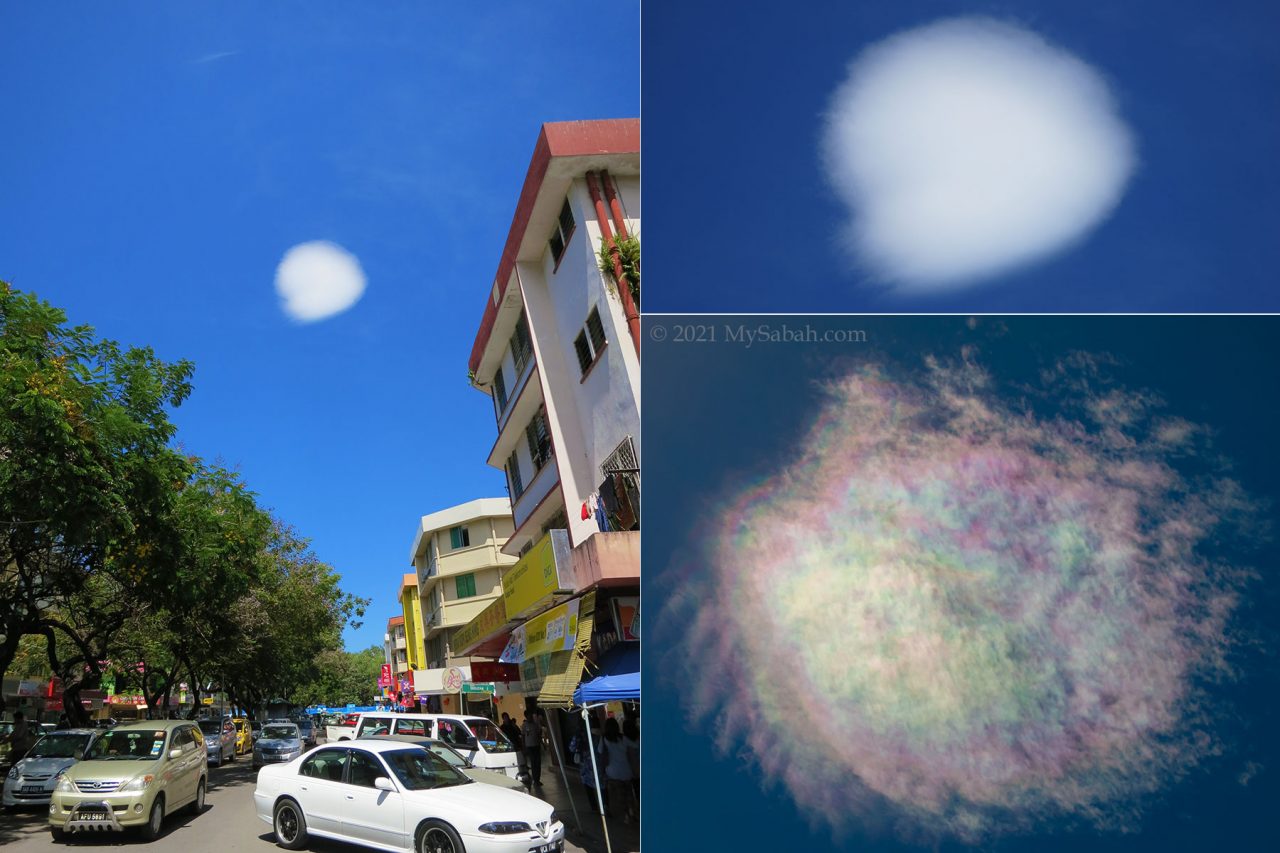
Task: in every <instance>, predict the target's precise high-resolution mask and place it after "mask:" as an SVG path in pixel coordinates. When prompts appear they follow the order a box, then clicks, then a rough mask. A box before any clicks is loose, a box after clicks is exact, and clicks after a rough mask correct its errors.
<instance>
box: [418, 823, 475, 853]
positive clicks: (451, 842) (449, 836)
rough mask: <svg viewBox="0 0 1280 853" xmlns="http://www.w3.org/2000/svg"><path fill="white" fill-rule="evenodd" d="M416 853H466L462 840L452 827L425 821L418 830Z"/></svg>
mask: <svg viewBox="0 0 1280 853" xmlns="http://www.w3.org/2000/svg"><path fill="white" fill-rule="evenodd" d="M418 853H466V851H465V850H464V848H463V846H462V839H461V838H459V837H458V833H457V832H455V831H454V829H453V827H452V826H449V824H447V823H443V822H442V821H438V820H428V821H425V822H424V823H423V824H422V826H420V827H419V828H418Z"/></svg>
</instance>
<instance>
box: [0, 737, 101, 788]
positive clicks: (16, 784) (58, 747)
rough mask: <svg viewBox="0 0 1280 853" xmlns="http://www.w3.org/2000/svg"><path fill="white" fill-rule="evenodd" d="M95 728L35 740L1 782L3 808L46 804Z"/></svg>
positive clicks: (78, 756)
mask: <svg viewBox="0 0 1280 853" xmlns="http://www.w3.org/2000/svg"><path fill="white" fill-rule="evenodd" d="M98 734H99V732H98V730H97V729H60V730H58V731H55V732H53V733H52V734H47V735H45V736H44V737H42V738H40V740H38V741H36V743H35V746H33V747H31V749H29V750H27V754H26V757H25V758H22V759H19V760H18V761H17V762H15V763H14V765H13V767H12V768H10V770H9V773H8V775H7V776H6V777H5V780H4V794H3V800H2V801H3V803H4V805H5V806H9V807H12V806H22V805H38V804H47V803H48V802H49V798H50V797H51V796H52V795H53V787H54V785H57V784H58V780H59V779H60V778H61V777H62V774H63V772H64V771H66V769H67V768H68V767H70V766H71V765H72V764H75V763H76V762H77V761H79V760H80V758H81V757H82V756H83V755H84V754H85V753H86V752H87V751H88V749H89V746H90V745H91V744H92V743H93V739H94V737H96V736H97V735H98Z"/></svg>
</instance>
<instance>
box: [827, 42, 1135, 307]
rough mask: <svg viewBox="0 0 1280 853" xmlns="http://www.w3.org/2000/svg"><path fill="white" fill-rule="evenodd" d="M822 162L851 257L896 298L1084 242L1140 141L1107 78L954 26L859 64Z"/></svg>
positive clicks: (1061, 56)
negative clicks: (847, 212)
mask: <svg viewBox="0 0 1280 853" xmlns="http://www.w3.org/2000/svg"><path fill="white" fill-rule="evenodd" d="M823 155H824V158H825V162H826V165H827V170H828V173H829V177H830V180H831V182H832V185H833V186H834V187H835V189H836V191H837V193H838V194H839V195H840V196H841V198H843V199H844V200H845V201H846V202H847V203H848V205H849V207H850V209H851V211H852V218H851V221H850V223H849V226H848V230H847V232H846V236H847V238H848V243H849V246H850V247H851V248H852V249H853V250H854V251H855V253H856V255H857V256H858V258H859V259H860V260H861V261H862V262H863V263H864V264H865V265H866V266H868V267H869V268H870V269H871V270H872V271H873V273H874V274H875V275H876V276H877V277H878V278H879V279H881V280H882V281H884V282H886V283H889V284H891V285H893V286H894V287H895V289H897V290H898V291H899V292H904V293H930V292H939V291H944V290H952V289H955V288H957V287H961V286H964V285H969V284H974V283H976V282H977V281H978V280H980V279H982V278H984V277H989V276H992V275H995V274H998V273H1000V272H1003V271H1006V270H1009V269H1011V268H1014V267H1017V266H1021V265H1023V264H1026V263H1028V262H1031V261H1035V260H1038V259H1040V258H1043V257H1045V256H1047V255H1050V254H1052V253H1054V252H1056V251H1058V250H1060V249H1062V248H1064V247H1066V246H1068V245H1070V244H1071V243H1073V242H1074V241H1076V240H1078V239H1080V238H1081V237H1083V236H1084V235H1085V234H1086V233H1088V231H1089V230H1090V229H1091V228H1093V227H1094V226H1095V225H1097V224H1098V223H1099V222H1101V221H1102V220H1103V219H1105V218H1106V216H1107V215H1108V214H1109V213H1110V212H1111V211H1112V209H1114V207H1115V206H1116V204H1117V203H1118V202H1119V200H1120V197H1121V194H1122V193H1123V190H1124V186H1125V184H1126V182H1127V181H1128V179H1129V176H1130V175H1131V174H1132V173H1133V170H1134V166H1135V155H1134V143H1133V139H1132V135H1131V134H1130V132H1129V129H1128V128H1127V127H1126V126H1125V124H1124V122H1123V121H1122V120H1121V118H1120V117H1119V115H1118V114H1117V112H1116V108H1115V104H1114V103H1113V100H1112V97H1111V94H1110V92H1109V90H1108V88H1107V84H1106V82H1105V81H1104V80H1103V78H1102V76H1101V75H1100V74H1099V73H1098V72H1097V71H1095V70H1094V69H1093V68H1091V67H1090V66H1088V65H1086V64H1085V63H1084V62H1082V61H1080V60H1079V59H1077V58H1076V57H1074V56H1072V55H1071V54H1069V53H1066V52H1064V51H1062V50H1060V49H1058V48H1056V47H1054V46H1052V45H1050V44H1048V43H1046V42H1045V41H1044V40H1043V39H1041V38H1040V37H1039V36H1037V35H1035V34H1034V33H1031V32H1028V31H1027V30H1024V29H1020V28H1018V27H1014V26H1010V25H1008V24H1004V23H1001V22H998V21H994V20H991V19H988V18H956V19H949V20H945V21H940V22H938V23H934V24H931V25H929V26H925V27H922V28H920V29H915V30H910V31H907V32H904V33H900V34H898V35H894V36H892V37H890V38H888V39H886V40H884V41H882V42H879V43H878V44H875V45H873V46H872V47H870V48H868V49H867V50H865V51H864V52H863V53H862V54H861V55H860V56H858V57H857V58H856V59H855V60H854V62H853V64H852V65H851V66H850V70H849V76H848V79H847V80H845V82H844V83H843V84H842V85H841V86H840V87H839V89H838V90H837V91H836V93H835V95H834V97H833V98H832V101H831V106H830V109H829V111H828V113H827V117H826V126H825V128H824V135H823Z"/></svg>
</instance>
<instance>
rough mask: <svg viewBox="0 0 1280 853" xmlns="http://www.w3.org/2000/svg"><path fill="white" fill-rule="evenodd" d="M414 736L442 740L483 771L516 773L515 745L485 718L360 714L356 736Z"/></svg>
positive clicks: (517, 759) (517, 769) (517, 761)
mask: <svg viewBox="0 0 1280 853" xmlns="http://www.w3.org/2000/svg"><path fill="white" fill-rule="evenodd" d="M380 734H392V735H417V736H419V737H429V738H431V739H433V740H442V741H444V742H445V743H447V744H448V745H449V746H451V747H453V748H454V749H456V750H457V751H458V752H460V753H462V754H463V755H464V756H466V758H467V760H468V761H470V762H471V763H472V764H474V765H476V766H477V767H482V768H484V769H485V770H498V771H500V772H502V773H505V774H507V775H508V776H510V777H511V778H512V779H514V778H516V775H517V773H518V772H519V766H520V757H519V755H517V753H516V748H515V745H514V744H512V743H511V741H509V740H507V736H506V735H504V734H503V733H502V731H501V730H500V729H499V728H498V727H497V726H496V725H494V723H493V721H492V720H490V719H487V718H485V717H472V716H464V715H460V714H397V713H392V712H389V711H387V712H376V711H371V712H368V713H363V714H361V715H360V718H359V720H358V721H357V722H356V734H355V736H356V737H366V736H368V735H380Z"/></svg>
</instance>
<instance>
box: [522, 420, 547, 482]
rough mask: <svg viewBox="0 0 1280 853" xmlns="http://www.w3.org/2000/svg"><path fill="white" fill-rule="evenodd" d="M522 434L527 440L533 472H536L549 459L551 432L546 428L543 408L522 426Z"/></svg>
mask: <svg viewBox="0 0 1280 853" xmlns="http://www.w3.org/2000/svg"><path fill="white" fill-rule="evenodd" d="M524 435H525V438H526V439H527V440H528V442H529V457H530V458H531V459H532V460H533V470H534V473H537V472H538V471H541V470H542V466H544V465H546V464H547V462H548V461H549V460H550V459H551V432H550V431H549V430H548V429H547V416H546V411H545V410H543V409H539V410H538V413H537V414H536V415H534V416H533V419H532V420H530V421H529V425H528V426H527V427H525V428H524Z"/></svg>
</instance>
